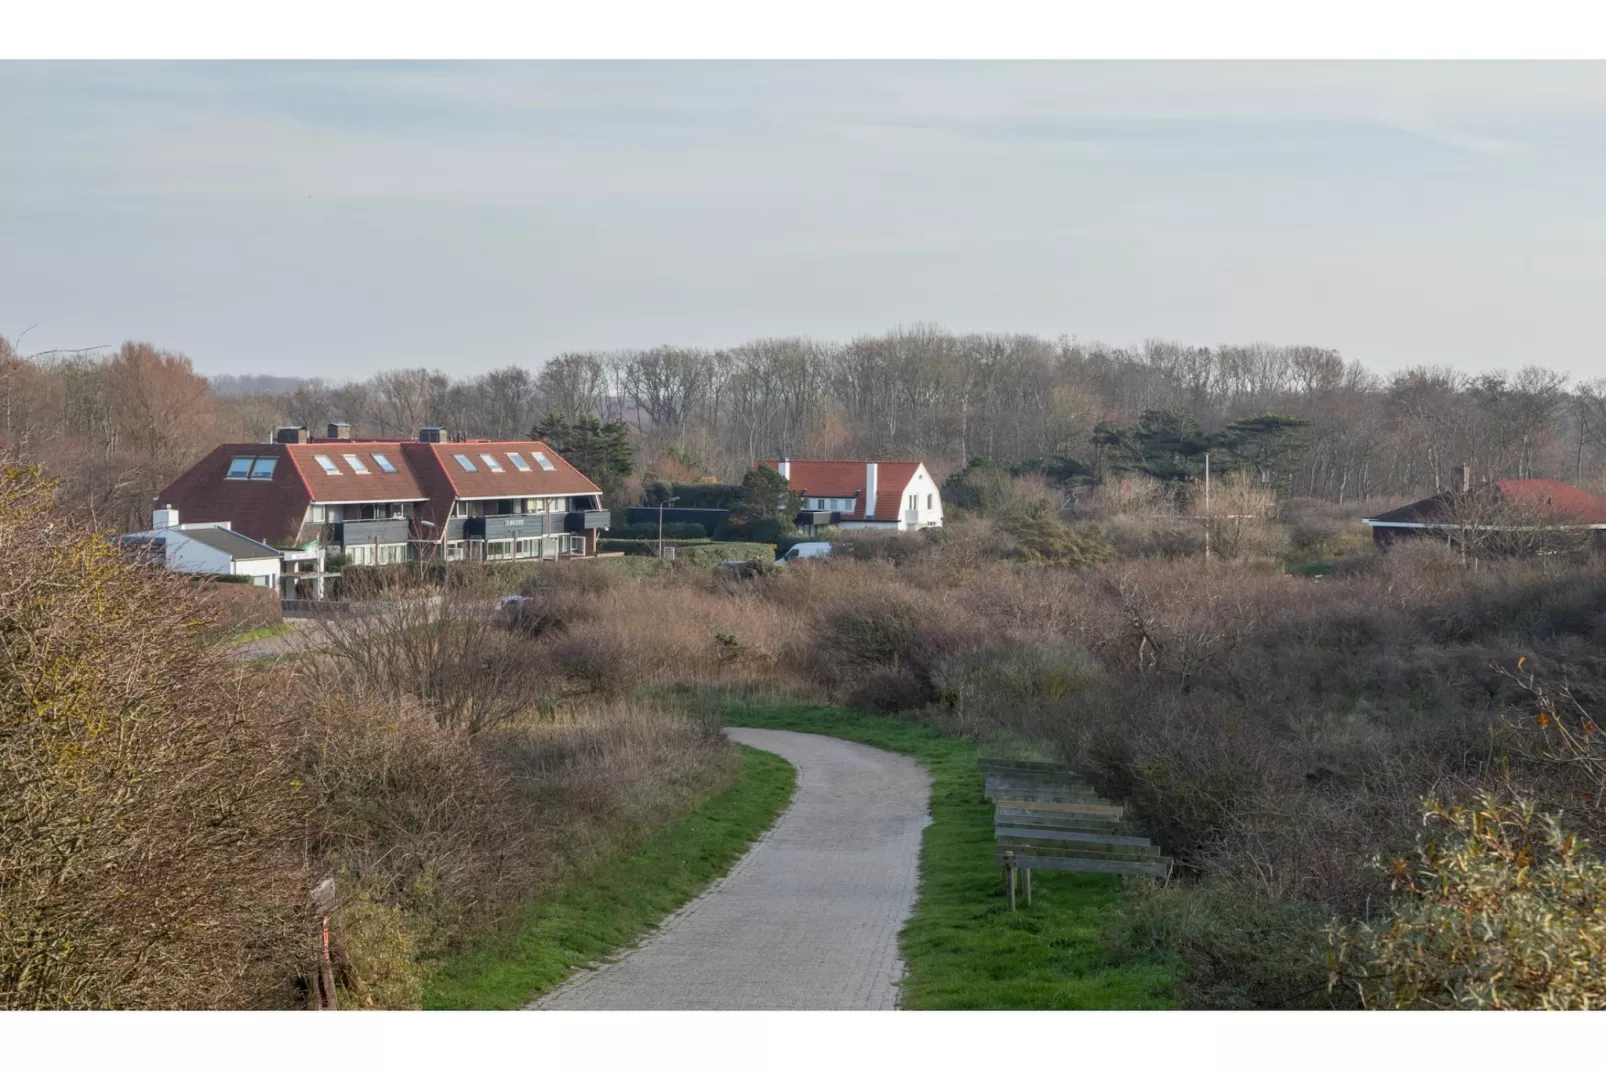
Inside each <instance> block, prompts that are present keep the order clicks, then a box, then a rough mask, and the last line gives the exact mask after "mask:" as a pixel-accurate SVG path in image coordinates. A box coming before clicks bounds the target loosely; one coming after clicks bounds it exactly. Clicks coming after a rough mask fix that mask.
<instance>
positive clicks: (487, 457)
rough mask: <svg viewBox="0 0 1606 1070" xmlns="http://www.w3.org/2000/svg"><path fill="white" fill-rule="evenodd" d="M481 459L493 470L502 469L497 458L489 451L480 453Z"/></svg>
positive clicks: (498, 470)
mask: <svg viewBox="0 0 1606 1070" xmlns="http://www.w3.org/2000/svg"><path fill="white" fill-rule="evenodd" d="M480 460H482V461H484V462H485V467H487V468H489V469H490V470H491V471H493V472H500V471H501V470H502V466H501V465H500V464H499V463H497V460H496V458H495V457H493V456H492V455H491V454H489V453H482V454H480Z"/></svg>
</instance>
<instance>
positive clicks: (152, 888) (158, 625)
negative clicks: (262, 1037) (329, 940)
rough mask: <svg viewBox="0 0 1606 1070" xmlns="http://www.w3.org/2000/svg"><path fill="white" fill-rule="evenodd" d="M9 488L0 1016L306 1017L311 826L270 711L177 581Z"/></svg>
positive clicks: (257, 684)
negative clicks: (218, 1012) (299, 981)
mask: <svg viewBox="0 0 1606 1070" xmlns="http://www.w3.org/2000/svg"><path fill="white" fill-rule="evenodd" d="M53 498H54V487H53V485H52V484H51V483H49V482H48V481H46V480H44V479H42V478H41V477H40V476H39V474H38V473H37V472H36V471H33V470H30V469H21V468H15V467H9V468H6V469H4V471H3V474H0V573H3V574H4V575H5V576H6V577H7V592H6V598H5V599H4V600H3V602H0V635H3V636H4V639H5V649H6V659H7V660H6V671H5V673H4V676H3V678H0V704H3V708H0V1007H5V1008H12V1009H47V1008H79V1009H84V1008H178V1007H192V1008H204V1007H213V1008H251V1007H273V1006H283V1005H286V1004H288V1003H292V1002H294V1001H295V982H296V978H297V976H298V975H299V974H300V973H301V972H302V970H303V968H304V967H305V966H307V965H309V964H310V961H311V954H312V952H313V950H314V944H313V934H314V933H315V932H316V930H315V929H314V928H313V927H312V922H311V918H310V916H309V915H310V907H308V906H307V904H306V899H305V897H306V894H307V890H308V889H309V888H310V887H311V883H310V881H309V879H308V872H307V867H306V864H305V855H304V854H303V851H302V835H303V832H304V829H305V824H306V821H307V819H308V815H309V811H310V808H311V805H310V804H311V800H310V799H309V798H308V796H307V793H306V792H304V791H302V790H300V789H299V788H298V787H297V785H296V784H295V783H294V781H295V777H294V774H293V771H292V769H291V766H290V764H289V761H288V754H287V746H286V743H285V740H284V739H283V738H282V737H281V736H279V735H277V734H276V732H278V731H279V730H278V728H277V725H276V722H277V721H278V720H279V718H280V715H281V714H282V712H283V711H282V708H281V706H280V703H279V699H278V697H277V695H276V694H275V693H274V691H272V690H271V689H270V688H269V687H268V686H267V685H266V682H265V681H263V680H262V679H260V678H259V677H258V676H256V675H255V674H253V673H251V672H250V671H249V670H247V669H244V668H243V667H239V666H233V665H230V664H229V663H228V662H227V661H225V660H224V655H223V654H222V653H221V652H220V651H218V650H217V649H216V648H214V647H210V646H209V645H208V644H207V639H206V634H205V633H206V627H207V624H208V618H207V614H206V610H205V607H204V606H203V604H202V603H200V602H199V601H198V600H197V598H196V593H195V591H194V589H193V588H192V586H191V584H190V583H189V582H188V581H187V580H185V579H184V578H183V577H182V576H181V575H179V574H175V573H169V572H166V571H165V570H161V569H148V568H141V567H138V566H136V565H134V564H132V563H130V562H129V561H127V560H126V559H124V558H123V557H122V556H121V555H120V554H119V552H118V551H117V550H116V549H115V548H114V547H113V546H112V545H111V543H110V542H108V541H107V540H106V539H104V538H103V537H102V535H101V534H100V533H99V532H97V531H93V530H89V529H86V528H83V527H79V526H77V525H76V524H74V523H73V522H71V521H69V520H66V519H64V518H62V517H60V516H54V517H53V516H52V515H51V512H50V510H51V508H52V505H53Z"/></svg>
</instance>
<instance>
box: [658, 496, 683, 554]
mask: <svg viewBox="0 0 1606 1070" xmlns="http://www.w3.org/2000/svg"><path fill="white" fill-rule="evenodd" d="M678 501H680V499H679V498H678V497H677V498H664V499H663V500H661V501H660V502H659V503H658V557H659V558H660V559H662V557H663V556H664V506H666V505H674V504H675V503H676V502H678Z"/></svg>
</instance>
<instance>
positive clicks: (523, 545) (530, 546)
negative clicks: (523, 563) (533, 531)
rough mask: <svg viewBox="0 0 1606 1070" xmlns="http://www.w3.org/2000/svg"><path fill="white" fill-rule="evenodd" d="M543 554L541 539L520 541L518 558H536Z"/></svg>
mask: <svg viewBox="0 0 1606 1070" xmlns="http://www.w3.org/2000/svg"><path fill="white" fill-rule="evenodd" d="M540 552H541V540H540V539H520V540H519V541H518V556H520V557H534V556H535V555H536V554H538V553H540Z"/></svg>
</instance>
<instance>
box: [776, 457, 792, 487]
mask: <svg viewBox="0 0 1606 1070" xmlns="http://www.w3.org/2000/svg"><path fill="white" fill-rule="evenodd" d="M775 470H776V471H777V472H779V473H781V478H782V479H784V480H786V481H787V482H788V483H790V482H791V481H792V462H791V461H790V460H788V459H787V458H785V457H782V458H781V459H780V460H779V461H778V462H776V465H775Z"/></svg>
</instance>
